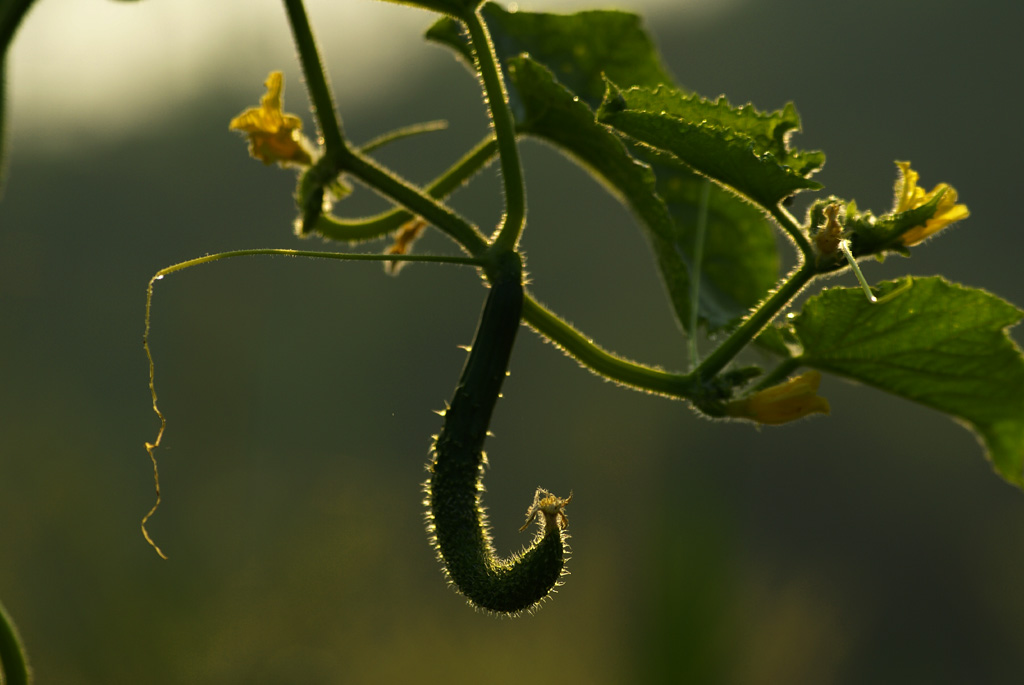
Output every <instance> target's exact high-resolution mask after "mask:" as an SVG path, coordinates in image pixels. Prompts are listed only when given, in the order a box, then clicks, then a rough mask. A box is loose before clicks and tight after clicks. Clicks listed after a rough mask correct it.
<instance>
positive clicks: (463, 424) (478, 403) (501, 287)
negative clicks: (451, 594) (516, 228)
mask: <svg viewBox="0 0 1024 685" xmlns="http://www.w3.org/2000/svg"><path fill="white" fill-rule="evenodd" d="M509 257H510V258H509V260H508V261H507V264H506V266H507V267H508V268H503V269H501V270H500V272H499V273H498V274H497V275H496V276H494V277H492V283H491V291H490V293H489V295H488V297H487V302H486V303H485V305H484V310H483V314H481V316H480V323H479V325H478V327H477V332H476V337H475V338H474V340H473V347H472V348H471V350H470V353H469V357H468V359H467V360H466V365H465V367H464V368H463V369H462V376H461V377H460V379H459V383H458V385H457V386H456V388H455V394H454V396H453V397H452V401H451V405H450V407H449V408H448V410H447V411H446V412H445V415H444V416H445V419H444V427H443V428H442V430H441V434H440V435H439V436H438V438H437V441H436V442H435V443H434V447H433V453H432V456H431V460H430V462H429V463H428V465H427V470H428V471H430V474H431V476H430V479H429V480H428V481H427V483H426V493H427V498H426V500H425V502H424V503H425V504H426V505H427V507H428V511H427V522H428V524H427V528H428V531H429V532H430V534H431V540H432V542H433V544H434V547H435V548H436V550H437V553H438V557H439V558H440V559H441V563H442V564H443V565H444V569H445V573H446V574H447V576H448V578H449V579H450V580H451V582H452V584H453V585H454V586H455V587H456V589H457V590H458V591H459V592H461V593H462V594H463V595H465V597H466V598H467V599H468V600H469V602H470V603H471V604H473V605H474V606H476V607H478V608H480V609H484V610H486V611H492V612H496V613H503V614H518V613H520V612H522V611H528V610H531V609H533V608H535V607H536V605H537V604H538V603H539V602H541V601H542V600H544V599H545V598H546V597H548V595H550V594H551V591H552V590H553V589H554V587H555V586H556V585H558V584H559V579H560V578H561V576H562V575H563V574H564V573H565V570H564V569H565V559H566V551H567V545H566V537H567V535H566V534H565V532H564V528H565V522H566V521H567V519H566V518H565V514H564V512H563V511H562V509H563V508H564V507H565V505H566V504H568V502H569V499H571V496H570V498H569V499H565V500H562V499H559V498H557V497H555V496H554V495H551V494H550V493H548V492H547V491H544V490H538V495H537V497H535V499H534V503H533V505H532V506H531V507H530V510H529V511H528V512H527V516H528V517H529V518H531V519H532V518H535V517H536V516H537V514H538V513H540V514H543V516H542V517H541V518H542V519H543V522H544V526H543V528H542V529H541V530H540V531H539V532H538V534H537V536H536V537H535V538H534V540H533V542H532V543H531V544H530V546H529V547H528V548H526V549H524V550H523V551H522V552H521V553H519V554H515V555H513V556H512V557H511V558H509V559H499V558H498V557H497V556H496V554H495V551H494V545H493V543H492V541H491V536H490V533H489V530H488V525H487V516H486V514H485V512H484V510H483V507H482V505H481V502H480V495H481V493H482V491H483V483H482V480H483V471H484V465H485V464H486V462H487V460H486V457H485V455H484V451H483V444H484V440H485V439H486V437H487V427H488V425H489V424H490V420H491V414H492V413H493V411H494V405H495V404H496V403H497V401H498V397H499V395H500V392H501V384H502V382H503V381H504V380H505V375H506V370H507V369H508V361H509V357H510V356H511V354H512V346H513V344H514V342H515V336H516V331H517V330H518V328H519V319H520V315H521V312H522V307H523V286H522V266H521V264H520V262H519V258H518V255H516V254H514V253H511V254H510V255H509ZM540 493H543V495H544V497H541V494H540ZM524 527H525V526H524Z"/></svg>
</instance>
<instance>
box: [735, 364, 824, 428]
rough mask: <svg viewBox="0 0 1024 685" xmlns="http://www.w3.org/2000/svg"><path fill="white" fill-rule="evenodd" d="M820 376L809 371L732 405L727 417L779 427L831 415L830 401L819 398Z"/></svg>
mask: <svg viewBox="0 0 1024 685" xmlns="http://www.w3.org/2000/svg"><path fill="white" fill-rule="evenodd" d="M820 384H821V374H820V373H818V372H817V371H808V372H806V373H802V374H800V375H799V376H794V377H793V378H790V379H789V380H787V381H784V382H782V383H779V384H778V385H773V386H772V387H770V388H765V389H764V390H761V391H759V392H755V393H754V394H753V395H751V396H750V397H745V398H743V399H741V400H735V401H733V402H730V403H729V404H728V405H727V406H726V408H725V413H726V415H727V416H734V417H736V418H741V419H750V420H752V421H757V422H758V423H765V424H768V425H772V426H777V425H780V424H783V423H789V422H790V421H796V420H797V419H802V418H803V417H805V416H807V415H809V414H828V413H829V406H828V400H826V399H825V398H824V397H819V396H818V385H820Z"/></svg>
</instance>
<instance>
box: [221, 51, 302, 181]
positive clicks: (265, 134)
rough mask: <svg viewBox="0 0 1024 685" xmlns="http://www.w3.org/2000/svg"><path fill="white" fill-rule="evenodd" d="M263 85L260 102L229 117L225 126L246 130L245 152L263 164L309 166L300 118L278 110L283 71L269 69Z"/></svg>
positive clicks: (282, 89) (234, 129) (282, 86)
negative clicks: (228, 121) (247, 146)
mask: <svg viewBox="0 0 1024 685" xmlns="http://www.w3.org/2000/svg"><path fill="white" fill-rule="evenodd" d="M265 85H266V86H267V93H266V95H264V96H263V97H262V98H261V99H260V106H259V107H252V108H250V109H247V110H245V111H244V112H242V113H241V114H239V115H238V116H237V117H235V118H234V119H232V120H231V123H230V124H229V125H228V128H230V129H231V130H233V131H241V132H243V133H245V134H247V135H248V136H249V154H250V155H252V156H253V157H255V158H256V159H258V160H261V161H262V162H263V163H264V164H273V163H274V162H277V163H278V164H281V165H282V166H286V165H288V164H298V165H301V166H309V165H310V164H312V163H313V156H312V154H310V151H309V147H310V144H309V142H308V141H307V140H306V138H305V136H303V135H302V134H301V133H299V130H300V129H301V128H302V121H301V120H300V119H299V118H298V117H297V116H295V115H294V114H285V113H284V112H283V111H281V96H282V93H283V91H284V74H282V73H281V72H280V71H272V72H270V75H269V76H267V80H266V83H265Z"/></svg>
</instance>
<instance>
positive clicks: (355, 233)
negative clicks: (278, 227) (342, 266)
mask: <svg viewBox="0 0 1024 685" xmlns="http://www.w3.org/2000/svg"><path fill="white" fill-rule="evenodd" d="M497 149H498V145H497V141H496V140H495V138H494V136H488V137H487V138H485V139H484V140H482V141H481V142H480V143H478V144H477V145H476V147H474V148H473V149H472V150H470V151H469V152H468V153H466V154H465V155H464V156H463V157H462V159H460V160H459V161H458V162H456V163H455V164H454V165H452V167H451V168H449V169H448V170H447V171H445V172H444V173H443V174H442V175H441V176H439V177H438V178H436V179H435V180H434V181H433V182H432V183H431V184H430V185H428V186H426V187H425V188H424V189H423V191H424V192H425V193H426V194H427V195H429V196H430V197H432V198H434V199H437V200H440V199H443V198H445V197H447V196H448V195H450V194H451V193H453V192H455V191H456V190H458V188H459V187H461V186H462V185H463V184H465V183H466V182H467V181H468V180H469V179H470V178H472V176H473V175H474V174H475V173H477V172H478V171H480V169H482V168H484V167H485V166H487V165H488V164H489V163H490V162H491V160H493V159H494V155H495V153H496V152H497ZM365 151H366V147H363V148H362V152H365ZM377 190H378V191H380V189H377ZM412 218H413V214H412V212H410V211H408V210H406V209H399V208H396V209H392V210H389V211H387V212H383V213H381V214H378V215H377V216H373V217H369V218H366V219H339V218H337V217H334V216H330V215H321V216H320V218H319V219H317V221H316V223H315V224H314V226H313V233H316V234H317V235H320V236H322V237H324V238H327V239H329V240H338V241H342V242H358V241H362V240H372V239H374V238H379V237H381V236H383V235H387V234H388V233H391V232H392V231H394V230H396V229H398V228H399V227H401V226H402V225H403V224H405V223H406V222H407V221H409V220H410V219H412Z"/></svg>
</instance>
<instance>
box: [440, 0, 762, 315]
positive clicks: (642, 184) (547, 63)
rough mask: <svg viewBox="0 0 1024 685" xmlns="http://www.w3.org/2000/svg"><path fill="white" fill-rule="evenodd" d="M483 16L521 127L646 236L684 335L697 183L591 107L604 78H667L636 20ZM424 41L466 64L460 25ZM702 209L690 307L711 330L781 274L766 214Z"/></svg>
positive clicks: (592, 15) (597, 15)
mask: <svg viewBox="0 0 1024 685" xmlns="http://www.w3.org/2000/svg"><path fill="white" fill-rule="evenodd" d="M482 12H483V15H484V18H485V20H486V21H487V23H488V26H489V28H490V32H491V35H492V39H493V41H494V43H495V46H496V48H497V51H498V56H499V60H500V62H501V63H502V64H503V65H504V69H505V75H506V82H507V83H508V88H509V98H510V102H511V104H512V109H513V113H514V115H515V117H516V122H517V127H518V130H519V131H520V132H521V133H525V134H529V135H532V136H536V137H539V138H542V139H544V140H546V141H548V142H549V143H551V144H553V145H555V146H556V147H557V148H559V149H561V150H562V151H563V152H565V153H566V154H568V155H569V156H570V157H572V158H573V159H575V160H576V161H577V162H579V163H581V164H582V165H583V166H585V167H587V168H588V169H589V170H590V171H592V172H593V173H594V174H595V175H596V176H597V177H598V178H600V179H601V180H602V181H603V182H604V183H605V184H606V185H607V186H608V187H609V189H610V190H611V191H612V192H613V193H614V194H616V195H618V196H619V197H620V198H621V199H622V200H623V202H624V203H625V204H626V205H627V206H629V207H630V208H631V209H632V210H633V212H634V213H635V214H636V216H637V217H638V218H639V219H640V221H641V222H642V223H643V225H644V226H645V228H646V231H645V232H646V235H647V238H648V240H649V241H650V243H651V246H652V249H653V250H654V253H655V256H656V259H657V261H658V266H659V269H660V271H661V274H662V278H663V281H664V282H665V284H666V287H667V289H668V292H669V297H670V300H671V302H672V305H673V310H674V311H675V314H676V316H677V318H678V320H679V322H680V323H681V325H682V326H683V327H684V328H685V329H689V326H690V320H691V317H690V309H691V302H690V297H691V295H690V276H689V274H691V273H693V271H694V269H693V264H694V258H693V245H694V232H695V227H696V224H697V215H698V211H699V203H700V198H701V194H702V193H701V191H702V187H703V184H704V182H705V181H704V179H703V178H702V177H699V176H697V175H696V174H694V173H693V172H692V171H691V170H690V169H689V168H688V167H686V166H685V165H683V164H680V163H679V162H678V160H676V159H675V158H673V157H672V156H671V155H667V154H659V153H657V151H652V150H650V149H646V150H643V149H639V148H637V147H636V146H635V145H633V144H624V142H623V140H622V139H621V137H620V136H619V135H617V134H616V133H615V132H614V131H613V130H612V129H610V128H609V127H607V126H604V125H602V124H600V123H598V122H597V121H596V119H595V115H594V111H593V109H592V107H596V106H597V104H598V103H599V102H600V101H601V98H602V95H603V92H604V87H605V85H604V80H603V76H602V74H604V73H607V74H611V75H614V76H615V78H617V79H620V81H621V82H624V83H631V84H639V85H656V84H660V83H665V82H668V80H669V79H670V77H669V76H668V74H667V72H666V71H665V69H664V67H663V66H662V65H661V62H660V59H659V57H658V54H657V52H656V50H655V48H654V45H653V43H652V42H651V40H650V38H649V37H648V35H647V33H646V32H645V31H644V30H643V28H642V27H641V25H640V20H639V18H638V17H636V16H635V15H632V14H627V13H624V12H615V11H596V12H581V13H579V14H572V15H556V14H533V13H529V12H516V13H510V12H506V11H505V10H503V9H501V8H500V7H498V6H497V5H493V4H488V5H485V6H484V8H483V10H482ZM428 37H430V38H431V39H433V40H436V41H438V42H441V43H442V44H444V45H446V46H448V47H451V48H453V49H455V50H456V51H457V52H458V53H459V54H461V55H462V57H463V58H464V59H465V60H466V61H467V63H470V64H471V63H472V60H471V55H470V53H469V49H468V46H467V43H466V40H465V38H464V37H463V35H462V34H461V31H460V28H459V24H458V22H455V21H453V20H450V19H441V20H440V21H438V22H437V23H436V24H435V25H434V26H433V27H432V28H431V29H430V31H429V32H428ZM523 53H528V56H526V55H523ZM637 157H639V158H640V159H637ZM641 160H642V161H641ZM652 171H653V172H654V173H652ZM708 200H709V201H708V224H707V226H708V234H707V239H706V242H705V248H704V258H703V260H702V265H703V268H702V269H701V285H700V303H699V307H698V309H699V318H700V320H701V321H702V322H704V323H705V324H706V325H707V326H708V327H709V328H710V329H712V330H716V329H719V328H724V327H727V326H729V325H730V324H731V323H733V322H735V321H736V320H738V319H739V318H740V317H741V316H743V315H744V314H746V312H747V311H748V310H749V309H750V307H752V306H754V305H755V304H757V302H759V301H760V300H761V299H762V298H763V297H764V295H765V293H766V292H767V291H768V289H769V288H770V287H771V286H772V285H773V284H774V283H775V281H776V279H777V277H778V268H779V267H778V261H779V259H778V254H777V251H776V247H775V237H774V234H773V229H772V227H771V225H770V224H769V222H768V221H767V220H766V218H765V216H764V215H763V214H761V213H760V212H759V211H758V210H756V209H755V208H754V207H752V206H751V205H749V204H747V203H745V202H742V201H739V200H737V198H736V197H735V196H734V195H732V194H731V193H728V192H726V191H723V190H722V189H720V188H719V187H717V186H715V187H712V189H711V192H710V194H709V198H708Z"/></svg>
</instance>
